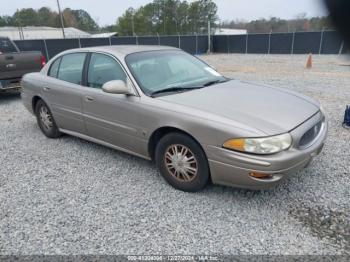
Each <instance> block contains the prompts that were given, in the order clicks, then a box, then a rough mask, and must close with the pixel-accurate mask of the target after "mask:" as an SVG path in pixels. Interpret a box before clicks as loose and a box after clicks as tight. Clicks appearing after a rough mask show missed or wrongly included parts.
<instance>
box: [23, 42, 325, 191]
mask: <svg viewBox="0 0 350 262" xmlns="http://www.w3.org/2000/svg"><path fill="white" fill-rule="evenodd" d="M22 100H23V103H24V105H25V106H26V108H27V109H28V110H29V111H30V112H32V113H33V114H34V115H35V116H36V118H37V121H38V125H39V127H40V129H41V130H42V132H43V133H44V134H45V135H46V136H47V137H50V138H57V137H59V136H60V135H61V134H62V133H65V134H69V135H73V136H77V137H80V138H83V139H86V140H89V141H92V142H95V143H99V144H102V145H105V146H108V147H111V148H115V149H118V150H121V151H124V152H127V153H130V154H133V155H136V156H139V157H142V158H146V159H149V160H154V161H155V163H156V165H157V166H158V168H159V170H160V173H161V174H162V176H163V177H164V178H165V180H166V181H167V182H168V183H169V184H170V185H172V186H173V187H175V188H177V189H180V190H183V191H190V192H194V191H198V190H200V189H202V188H204V187H205V186H206V185H207V184H208V183H209V182H212V183H214V184H221V185H228V186H234V187H242V188H249V189H265V188H269V187H271V186H274V185H276V184H277V183H278V182H280V181H281V180H282V179H284V178H285V177H286V176H287V175H289V174H290V173H294V172H296V171H297V170H299V169H302V168H304V167H306V166H307V165H308V163H309V162H310V161H311V160H312V159H313V157H315V156H316V155H317V154H319V153H320V152H321V150H322V147H323V144H324V141H325V139H326V136H327V121H326V118H325V115H324V112H323V110H322V109H321V107H320V105H319V103H318V102H316V101H314V100H312V99H311V98H308V97H306V96H304V95H301V94H297V93H294V92H291V91H287V90H284V89H280V88H276V87H271V86H264V85H260V84H253V83H247V82H242V81H238V80H233V79H229V78H226V77H224V76H222V75H221V74H219V73H218V72H217V71H215V70H214V69H213V68H212V67H210V66H209V65H207V64H206V63H204V62H203V61H201V60H200V59H198V58H197V57H194V56H192V55H189V54H187V53H185V52H183V51H181V50H179V49H176V48H172V47H165V46H164V47H162V46H106V47H93V48H83V49H75V50H69V51H65V52H63V53H60V54H58V55H57V56H55V57H54V58H53V59H51V60H50V61H49V62H48V63H47V65H46V66H45V67H44V68H43V69H42V70H41V72H39V73H31V74H27V75H25V76H24V78H23V80H22Z"/></svg>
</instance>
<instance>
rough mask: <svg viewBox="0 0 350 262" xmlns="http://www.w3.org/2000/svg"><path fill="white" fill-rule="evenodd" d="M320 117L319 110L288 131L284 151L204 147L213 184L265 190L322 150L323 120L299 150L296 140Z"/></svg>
mask: <svg viewBox="0 0 350 262" xmlns="http://www.w3.org/2000/svg"><path fill="white" fill-rule="evenodd" d="M322 119H324V116H323V114H322V113H321V112H319V113H317V114H316V115H314V116H313V117H312V118H310V119H309V120H308V121H306V122H305V123H303V124H302V125H300V126H299V127H297V128H295V129H294V130H292V131H291V132H290V134H291V135H292V137H293V141H294V142H293V145H292V146H291V148H289V149H288V150H286V151H283V152H280V153H278V154H273V155H251V154H245V153H240V152H235V151H231V150H227V149H224V148H222V147H215V146H205V151H206V154H207V156H208V159H209V167H210V172H211V178H212V181H213V183H214V184H220V185H227V186H233V187H240V188H248V189H255V190H260V189H267V188H271V187H273V186H275V185H276V184H278V183H279V182H280V181H281V180H283V179H284V178H285V177H287V176H288V175H289V174H293V173H295V172H297V171H298V170H300V169H302V168H304V167H306V166H307V165H308V164H309V163H310V162H311V160H312V159H313V158H314V157H315V156H317V155H318V154H319V153H320V152H321V151H322V149H323V146H324V142H325V140H326V137H327V132H328V124H327V121H326V120H325V119H324V122H323V125H322V129H321V131H320V133H319V135H318V136H317V137H316V139H315V140H314V141H313V143H312V144H310V145H309V146H308V147H307V148H303V149H300V148H298V146H297V145H296V142H297V141H298V140H299V139H300V137H301V136H302V135H303V134H304V133H305V132H306V131H307V130H308V129H310V128H311V127H312V126H313V125H315V124H316V123H317V122H319V121H321V120H322ZM251 172H257V173H263V174H270V175H272V177H271V178H265V179H258V178H254V177H252V176H250V175H249V174H250V173H251Z"/></svg>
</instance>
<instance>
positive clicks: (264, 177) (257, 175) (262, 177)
mask: <svg viewBox="0 0 350 262" xmlns="http://www.w3.org/2000/svg"><path fill="white" fill-rule="evenodd" d="M249 175H250V176H251V177H254V178H259V179H267V178H272V175H271V174H263V173H256V172H250V173H249Z"/></svg>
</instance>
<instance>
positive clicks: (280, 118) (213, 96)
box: [158, 80, 320, 135]
mask: <svg viewBox="0 0 350 262" xmlns="http://www.w3.org/2000/svg"><path fill="white" fill-rule="evenodd" d="M158 99H161V100H163V101H167V102H171V103H176V104H179V105H183V106H186V107H188V108H193V109H197V110H200V112H201V113H203V115H198V117H205V114H206V113H209V114H211V116H213V115H214V116H215V115H217V116H220V117H224V118H226V119H228V120H232V121H234V122H239V123H241V124H244V125H247V126H250V127H252V128H255V129H258V130H260V131H262V132H263V133H265V134H266V135H274V134H281V133H284V132H288V131H290V130H292V129H294V128H295V127H297V126H298V125H300V124H302V123H303V122H305V121H306V120H307V119H309V118H310V117H311V116H313V115H314V114H316V113H317V112H318V111H319V110H320V109H319V105H318V103H317V102H315V101H314V100H312V99H310V98H308V97H306V96H303V95H301V94H297V93H294V92H291V91H287V90H283V89H280V88H275V87H270V86H265V85H259V84H253V83H247V82H241V81H238V80H231V81H228V82H226V83H222V84H218V85H214V86H210V87H206V88H203V89H198V90H194V91H188V92H184V93H179V94H173V95H167V96H162V97H158ZM197 110H196V112H198V111H197ZM189 113H191V112H189Z"/></svg>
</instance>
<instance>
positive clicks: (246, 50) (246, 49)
mask: <svg viewBox="0 0 350 262" xmlns="http://www.w3.org/2000/svg"><path fill="white" fill-rule="evenodd" d="M248 37H249V34H248V32H247V34H246V38H245V53H246V54H248Z"/></svg>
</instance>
